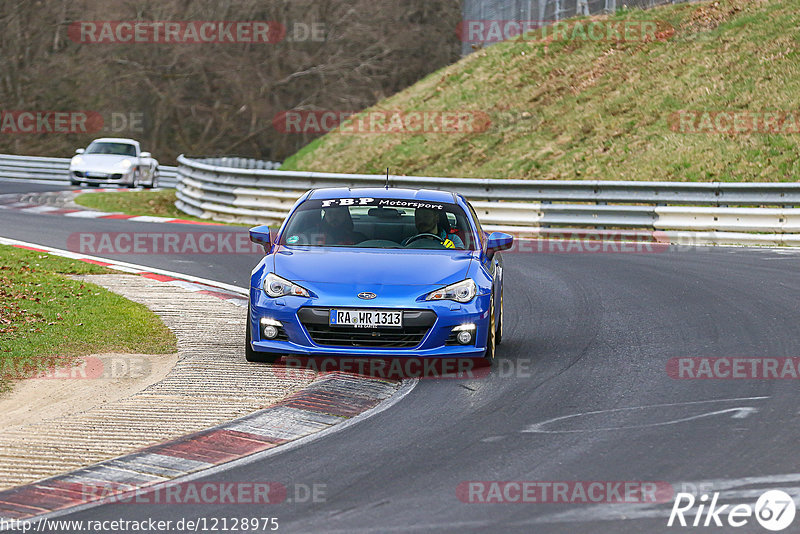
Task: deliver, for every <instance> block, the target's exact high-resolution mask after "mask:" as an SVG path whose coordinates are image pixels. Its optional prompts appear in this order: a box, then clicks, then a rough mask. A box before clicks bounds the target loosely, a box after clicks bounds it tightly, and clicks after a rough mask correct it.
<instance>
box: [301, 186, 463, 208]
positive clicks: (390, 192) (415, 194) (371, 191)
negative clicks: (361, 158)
mask: <svg viewBox="0 0 800 534" xmlns="http://www.w3.org/2000/svg"><path fill="white" fill-rule="evenodd" d="M363 197H370V198H399V199H408V200H411V199H414V200H424V201H428V202H441V203H446V204H455V203H456V197H455V194H454V193H451V192H449V191H436V190H434V189H402V188H397V187H390V188H388V189H386V188H384V187H352V188H351V187H326V188H324V189H315V190H313V191H312V192H311V193H310V194H309V195H308V198H307V199H306V200H312V199H313V200H327V199H331V198H363Z"/></svg>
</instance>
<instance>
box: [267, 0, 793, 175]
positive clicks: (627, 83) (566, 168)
mask: <svg viewBox="0 0 800 534" xmlns="http://www.w3.org/2000/svg"><path fill="white" fill-rule="evenodd" d="M576 20H577V19H573V21H572V22H570V24H577V23H576V22H575V21H576ZM584 20H585V19H584ZM591 20H593V21H601V22H605V23H608V25H609V26H613V25H614V24H617V25H619V24H636V23H639V24H644V23H646V22H648V21H656V22H658V27H659V28H666V30H665V31H660V32H658V33H657V34H654V37H653V38H650V39H633V40H628V41H626V40H619V39H616V40H612V39H606V38H603V39H599V40H598V39H588V38H586V34H585V33H576V32H570V33H569V34H568V35H571V36H573V37H570V38H559V39H552V40H541V39H539V40H532V39H528V40H524V39H513V40H509V41H506V42H502V43H499V44H496V45H493V46H489V47H488V48H485V49H482V50H478V51H476V52H474V53H472V54H470V55H469V56H467V57H465V58H463V59H462V60H461V61H459V62H458V63H456V64H454V65H451V66H448V67H446V68H444V69H441V70H439V71H437V72H435V73H433V74H431V75H429V76H428V77H426V78H425V79H423V80H421V81H420V82H418V83H417V84H415V85H413V86H411V87H409V88H408V89H406V90H405V91H402V92H400V93H398V94H396V95H394V96H392V97H390V98H388V99H386V100H384V101H382V102H380V103H379V104H378V105H376V106H375V107H374V108H372V110H383V111H389V112H394V111H400V112H411V111H434V112H435V111H454V112H462V111H472V112H477V113H482V114H486V115H488V117H489V119H490V121H491V122H490V123H489V125H488V127H487V128H485V129H480V128H476V129H473V130H471V131H467V132H466V133H464V132H458V133H449V134H447V133H409V132H408V130H406V131H403V130H402V129H401V130H395V132H399V133H355V134H354V133H347V132H346V131H334V132H332V133H330V134H328V135H326V136H324V137H321V138H319V139H317V140H315V141H314V142H312V143H311V144H310V145H307V146H306V147H305V148H303V149H302V150H301V151H299V152H298V153H297V154H295V155H294V156H292V157H291V158H289V159H287V160H286V162H285V163H284V165H283V166H282V167H281V169H282V170H306V171H327V172H354V173H373V174H381V173H382V172H384V170H385V169H386V167H390V168H391V169H392V171H393V172H394V173H395V174H407V175H421V176H453V177H473V178H529V179H571V180H584V179H598V180H666V181H725V182H738V181H759V182H777V181H795V180H797V177H798V176H800V159H798V158H797V150H796V147H797V143H798V141H800V135H798V134H797V133H796V132H797V130H798V127H797V122H800V114H799V113H798V111H797V110H798V102H799V101H798V95H800V38H798V32H797V28H798V27H799V26H800V11H798V9H797V0H714V1H712V2H701V3H682V4H675V5H669V6H664V7H659V8H654V9H651V10H638V9H623V10H619V11H618V12H617V13H615V14H613V15H610V16H598V17H592V19H591ZM369 111H371V110H367V112H365V113H368V112H369ZM686 112H688V113H699V114H703V113H709V114H710V115H709V116H711V117H714V116H716V115H714V114H715V113H717V112H724V113H726V114H732V113H741V112H746V113H747V114H748V116H749V117H750V119H749V120H747V119H746V120H745V121H743V124H742V126H743V127H744V129H743V130H739V129H738V128H736V129H732V130H731V132H730V133H728V132H727V131H724V132H721V131H720V130H725V128H726V126H725V125H721V127H719V128H718V129H716V130H715V129H713V128H712V129H711V131H712V133H706V131H705V130H704V129H703V128H702V126H703V122H702V120H701V121H700V122H699V123H698V124H696V126H700V128H698V130H702V133H692V128H684V127H683V126H681V124H682V123H681V122H680V121H679V122H677V123H676V119H675V117H676V116H683V113H686ZM772 113H777V114H779V115H781V116H783V115H789V119H787V120H786V121H781V122H782V126H783V127H780V128H778V129H777V130H778V131H776V130H775V129H773V128H770V127H766V117H767V114H772ZM361 116H362V117H364V116H366V115H365V114H362V115H361ZM702 116H703V115H701V117H702ZM728 117H729V116H728ZM757 117H762V118H763V122H764V124H763V126H765V128H749V125H748V123H749V122H750V120H754V119H755V118H757ZM792 118H793V119H794V122H793V121H792V120H790V119H792ZM354 120H358V119H354ZM481 124H484V123H481ZM676 125H677V126H679V128H677V129H676V127H675V126H676ZM775 125H776V123H775V122H773V126H775ZM351 130H352V128H351ZM792 132H794V133H792Z"/></svg>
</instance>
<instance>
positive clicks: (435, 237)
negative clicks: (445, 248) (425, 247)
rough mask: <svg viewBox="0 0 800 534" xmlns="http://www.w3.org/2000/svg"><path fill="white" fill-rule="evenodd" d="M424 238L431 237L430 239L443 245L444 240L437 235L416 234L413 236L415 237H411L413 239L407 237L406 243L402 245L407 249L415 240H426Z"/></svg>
mask: <svg viewBox="0 0 800 534" xmlns="http://www.w3.org/2000/svg"><path fill="white" fill-rule="evenodd" d="M426 237H432V238H434V239H435V240H437V241H438V242H439V243H441V244H442V245H444V239H442V238H441V237H439V236H438V235H436V234H417V235H415V236H413V237H409V238H408V239H406V242H405V243H404V246H406V247H407V246H408V245H410V244H411V243H413V242H414V241H416V240H417V239H424V238H426Z"/></svg>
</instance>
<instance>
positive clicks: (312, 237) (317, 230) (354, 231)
mask: <svg viewBox="0 0 800 534" xmlns="http://www.w3.org/2000/svg"><path fill="white" fill-rule="evenodd" d="M473 241H474V239H473V237H472V230H471V227H470V225H469V222H468V220H467V216H466V214H465V213H464V210H462V209H461V207H459V206H458V205H457V204H447V203H440V202H428V201H423V200H414V199H410V200H408V199H397V198H356V199H350V198H343V199H331V200H309V201H306V202H304V203H303V204H302V205H300V206H299V207H298V208H297V210H296V211H295V212H294V213H293V214H292V216H291V218H290V219H289V221H288V222H287V223H286V228H285V231H284V232H283V235H282V237H281V244H282V245H289V246H326V247H349V248H418V249H456V250H474V243H473Z"/></svg>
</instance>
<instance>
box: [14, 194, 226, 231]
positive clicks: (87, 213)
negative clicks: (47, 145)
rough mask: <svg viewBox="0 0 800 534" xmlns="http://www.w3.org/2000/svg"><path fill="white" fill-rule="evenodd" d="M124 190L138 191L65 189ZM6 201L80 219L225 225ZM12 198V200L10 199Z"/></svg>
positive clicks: (17, 208)
mask: <svg viewBox="0 0 800 534" xmlns="http://www.w3.org/2000/svg"><path fill="white" fill-rule="evenodd" d="M124 191H137V190H136V189H128V188H124V187H123V188H114V189H77V190H70V191H63V195H64V196H65V197H73V198H74V197H75V196H78V195H80V194H83V193H119V192H124ZM4 196H5V197H6V202H3V201H2V200H0V209H8V210H15V211H21V212H23V213H34V214H37V215H61V216H63V217H76V218H79V219H115V220H125V221H132V222H148V223H174V224H197V225H205V226H223V224H222V223H217V222H212V221H208V222H206V221H190V220H187V219H176V218H174V217H154V216H151V215H126V214H124V213H108V212H105V211H97V210H88V209H86V210H84V209H71V208H59V207H57V206H49V205H46V204H36V203H32V202H14V201H13V199H14V198H18V197H19V195H18V194H14V195H4ZM8 200H12V201H10V202H9V201H8Z"/></svg>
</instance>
